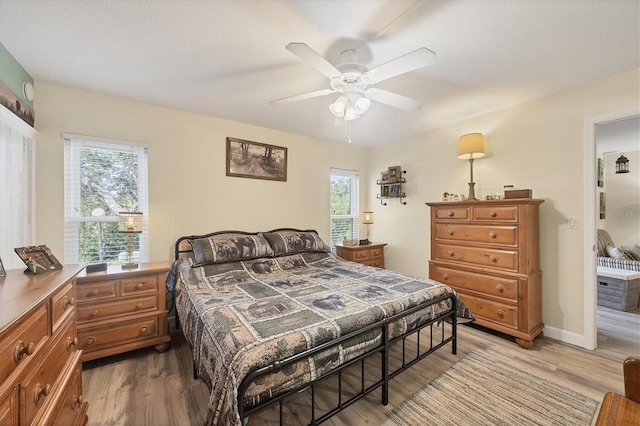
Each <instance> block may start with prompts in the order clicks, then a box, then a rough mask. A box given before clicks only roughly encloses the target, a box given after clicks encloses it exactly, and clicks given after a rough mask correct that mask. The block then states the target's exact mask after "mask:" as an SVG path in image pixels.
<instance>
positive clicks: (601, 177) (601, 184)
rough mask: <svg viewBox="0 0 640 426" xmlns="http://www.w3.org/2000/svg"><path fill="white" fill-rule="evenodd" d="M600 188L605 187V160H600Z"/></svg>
mask: <svg viewBox="0 0 640 426" xmlns="http://www.w3.org/2000/svg"><path fill="white" fill-rule="evenodd" d="M598 186H599V187H600V188H602V187H604V159H603V158H598Z"/></svg>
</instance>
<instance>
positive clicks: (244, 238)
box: [189, 233, 273, 268]
mask: <svg viewBox="0 0 640 426" xmlns="http://www.w3.org/2000/svg"><path fill="white" fill-rule="evenodd" d="M189 242H190V243H191V247H193V257H194V261H195V263H194V265H193V267H194V268H196V267H198V266H203V265H211V264H214V263H227V262H237V261H239V260H250V259H257V258H259V257H273V250H272V249H271V246H270V245H269V243H268V242H267V240H265V238H264V237H263V236H262V234H241V233H224V234H216V235H211V236H209V237H206V238H197V239H193V240H189Z"/></svg>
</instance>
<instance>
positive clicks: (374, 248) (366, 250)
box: [336, 243, 387, 268]
mask: <svg viewBox="0 0 640 426" xmlns="http://www.w3.org/2000/svg"><path fill="white" fill-rule="evenodd" d="M386 245H387V243H369V244H365V245H361V246H345V245H342V244H336V254H337V255H338V256H340V257H341V258H343V259H345V260H350V261H352V262H357V263H362V264H363V265H369V266H376V267H378V268H384V246H386Z"/></svg>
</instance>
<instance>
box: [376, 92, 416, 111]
mask: <svg viewBox="0 0 640 426" xmlns="http://www.w3.org/2000/svg"><path fill="white" fill-rule="evenodd" d="M366 94H367V98H369V99H371V100H372V101H376V102H380V103H383V104H386V105H389V106H392V107H394V108H398V109H401V110H403V111H407V112H414V111H417V110H419V109H420V108H421V107H422V104H421V103H420V102H418V101H416V100H415V99H411V98H407V97H406V96H402V95H398V94H397V93H393V92H387V91H386V90H382V89H377V88H375V87H372V88H370V89H368V90H367V91H366Z"/></svg>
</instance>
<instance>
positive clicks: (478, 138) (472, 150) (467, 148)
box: [458, 133, 484, 160]
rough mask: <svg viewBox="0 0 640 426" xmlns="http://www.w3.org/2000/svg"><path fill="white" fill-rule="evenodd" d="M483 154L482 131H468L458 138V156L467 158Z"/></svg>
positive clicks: (462, 158)
mask: <svg viewBox="0 0 640 426" xmlns="http://www.w3.org/2000/svg"><path fill="white" fill-rule="evenodd" d="M483 156H484V139H483V137H482V133H469V134H466V135H462V136H460V139H458V158H459V159H461V160H468V159H470V158H479V157H483Z"/></svg>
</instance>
